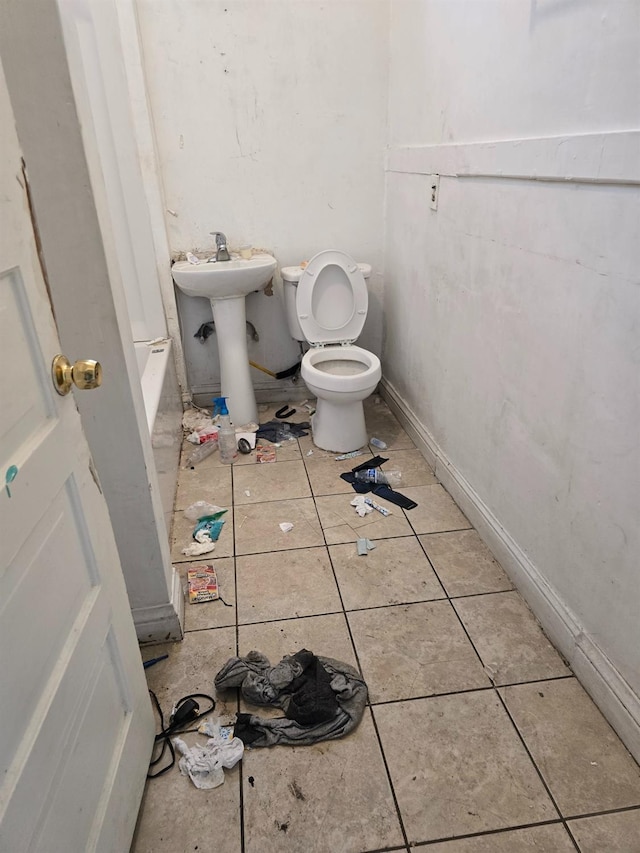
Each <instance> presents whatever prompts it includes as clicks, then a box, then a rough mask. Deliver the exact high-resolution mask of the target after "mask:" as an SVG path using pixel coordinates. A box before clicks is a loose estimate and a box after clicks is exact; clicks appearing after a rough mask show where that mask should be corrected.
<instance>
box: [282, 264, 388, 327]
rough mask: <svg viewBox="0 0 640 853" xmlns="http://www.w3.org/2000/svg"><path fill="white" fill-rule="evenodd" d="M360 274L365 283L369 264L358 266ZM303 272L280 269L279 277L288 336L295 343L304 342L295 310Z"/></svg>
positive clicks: (288, 268)
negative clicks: (280, 278)
mask: <svg viewBox="0 0 640 853" xmlns="http://www.w3.org/2000/svg"><path fill="white" fill-rule="evenodd" d="M358 267H359V268H360V272H361V273H362V275H363V276H364V280H365V281H366V282H368V281H369V278H370V276H371V264H358ZM303 272H304V268H303V267H300V266H298V267H282V269H281V270H280V275H281V276H282V289H283V293H284V310H285V313H286V315H287V324H288V326H289V334H290V335H291V337H292V338H293V339H294V340H296V341H306V338H305V336H304V332H303V331H302V329H301V328H300V322H299V320H298V312H297V310H296V292H297V289H298V282H299V281H300V279H301V278H302V273H303Z"/></svg>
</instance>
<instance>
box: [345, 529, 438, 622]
mask: <svg viewBox="0 0 640 853" xmlns="http://www.w3.org/2000/svg"><path fill="white" fill-rule="evenodd" d="M329 553H330V554H331V561H332V563H333V568H334V571H335V573H336V577H337V578H338V585H339V587H340V593H341V595H342V600H343V601H344V606H345V608H346V609H347V610H356V609H358V610H359V609H363V608H367V607H381V606H384V605H385V604H405V603H407V602H410V601H429V600H431V599H434V598H444V597H445V593H444V590H443V589H442V587H441V586H440V582H439V581H438V578H437V577H436V575H435V573H434V571H433V569H432V568H431V566H430V565H429V561H428V560H427V558H426V557H425V555H424V551H423V550H422V548H421V547H420V545H419V543H418V540H417V539H416V538H415V536H402V537H400V538H399V539H378V540H377V541H376V547H375V548H374V549H373V550H371V551H369V552H368V554H367V555H366V556H365V557H361V556H359V555H358V552H357V550H356V545H355V542H349V543H348V544H345V545H331V546H330V547H329Z"/></svg>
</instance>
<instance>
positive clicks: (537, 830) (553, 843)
mask: <svg viewBox="0 0 640 853" xmlns="http://www.w3.org/2000/svg"><path fill="white" fill-rule="evenodd" d="M575 849H576V848H575V847H574V846H573V842H572V841H571V838H570V837H569V835H568V833H567V831H566V829H565V828H564V826H562V824H561V823H560V824H558V823H556V824H552V825H550V826H549V825H546V826H532V827H529V828H528V829H513V830H511V831H507V832H500V833H495V834H494V833H491V834H490V835H476V836H474V837H473V838H460V839H458V840H457V841H444V842H442V843H441V844H430V845H429V846H428V847H427V848H426V850H428V851H429V853H575Z"/></svg>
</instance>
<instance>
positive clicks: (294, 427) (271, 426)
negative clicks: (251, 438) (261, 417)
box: [256, 421, 310, 442]
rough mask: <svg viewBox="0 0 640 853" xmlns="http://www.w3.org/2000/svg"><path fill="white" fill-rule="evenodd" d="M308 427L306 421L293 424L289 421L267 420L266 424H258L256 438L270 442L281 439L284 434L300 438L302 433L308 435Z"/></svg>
mask: <svg viewBox="0 0 640 853" xmlns="http://www.w3.org/2000/svg"><path fill="white" fill-rule="evenodd" d="M309 427H310V424H309V422H308V421H304V422H303V423H301V424H294V423H291V421H267V423H266V424H260V426H259V427H258V432H257V433H256V438H263V439H264V440H265V441H272V442H277V441H282V437H283V435H285V434H286V435H287V436H291V437H292V438H300V437H301V436H303V435H309Z"/></svg>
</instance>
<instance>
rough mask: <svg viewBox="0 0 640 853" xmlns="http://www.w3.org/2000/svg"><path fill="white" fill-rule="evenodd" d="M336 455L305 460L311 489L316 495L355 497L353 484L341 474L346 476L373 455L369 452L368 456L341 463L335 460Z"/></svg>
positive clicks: (312, 457) (345, 460)
mask: <svg viewBox="0 0 640 853" xmlns="http://www.w3.org/2000/svg"><path fill="white" fill-rule="evenodd" d="M334 457H335V454H331V455H330V456H328V457H326V458H322V457H318V456H316V455H315V454H314V456H311V457H308V458H305V460H304V464H305V466H306V468H307V475H308V477H309V480H310V482H311V489H312V491H313V494H314V495H340V494H345V495H351V496H353V495H355V492H354V491H353V488H352V486H351V483H347V482H346V480H343V479H342V477H341V476H340V474H345V473H348V472H349V471H351V469H352V468H353V466H354V465H356V464H358V463H360V462H364V461H365V460H366V459H367V457H369V458H371V455H370V454H369V452H368V451H367V455H366V456H365V455H363V456H358V457H357V458H355V459H344V460H343V461H341V462H337V461H336V460H335V458H334Z"/></svg>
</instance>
